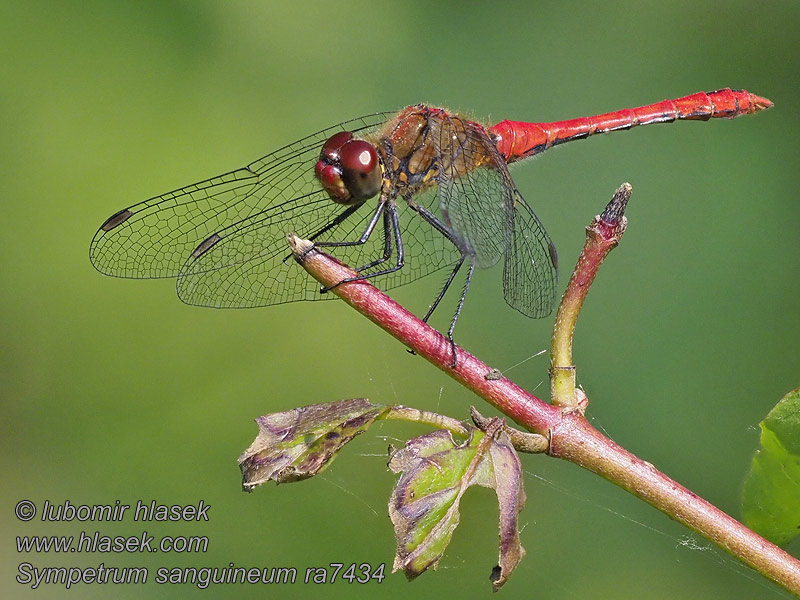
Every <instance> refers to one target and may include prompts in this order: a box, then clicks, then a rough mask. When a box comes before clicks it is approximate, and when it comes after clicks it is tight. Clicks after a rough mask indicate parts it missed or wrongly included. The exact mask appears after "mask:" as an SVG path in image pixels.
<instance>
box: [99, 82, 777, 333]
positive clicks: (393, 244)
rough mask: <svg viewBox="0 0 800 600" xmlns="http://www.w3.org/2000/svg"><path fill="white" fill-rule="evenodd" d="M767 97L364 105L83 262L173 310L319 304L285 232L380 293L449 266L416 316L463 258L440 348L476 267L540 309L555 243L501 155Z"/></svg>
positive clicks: (210, 184)
mask: <svg viewBox="0 0 800 600" xmlns="http://www.w3.org/2000/svg"><path fill="white" fill-rule="evenodd" d="M771 106H772V102H770V101H769V100H767V99H765V98H761V97H759V96H756V95H754V94H750V93H749V92H746V91H744V90H731V89H722V90H716V91H713V92H708V93H705V92H700V93H697V94H693V95H691V96H686V97H684V98H679V99H676V100H664V101H663V102H658V103H655V104H650V105H647V106H643V107H640V108H633V109H627V110H620V111H616V112H612V113H607V114H604V115H599V116H594V117H584V118H580V119H573V120H570V121H559V122H555V123H523V122H516V121H502V122H500V123H497V124H496V125H493V126H491V127H484V126H482V125H480V124H478V123H475V122H473V121H470V120H467V119H465V118H463V117H460V116H458V115H456V114H453V113H451V112H448V111H447V110H445V109H442V108H434V107H431V106H426V105H422V104H418V105H415V106H409V107H407V108H405V109H403V110H401V111H400V112H398V113H375V114H372V115H367V116H364V117H360V118H358V119H353V120H351V121H345V122H344V123H341V124H339V125H335V126H334V127H331V128H328V129H324V130H322V131H319V132H317V133H315V134H312V135H310V136H308V137H305V138H303V139H301V140H298V141H297V142H294V143H293V144H289V145H288V146H284V147H283V148H281V149H279V150H276V151H275V152H273V153H272V154H268V155H267V156H265V157H263V158H260V159H258V160H256V161H255V162H253V163H251V164H249V165H247V166H246V167H243V168H241V169H238V170H236V171H231V172H230V173H225V174H223V175H220V176H218V177H214V178H212V179H208V180H205V181H201V182H199V183H195V184H192V185H189V186H187V187H184V188H181V189H178V190H175V191H172V192H168V193H166V194H163V195H161V196H156V197H155V198H151V199H149V200H145V201H144V202H141V203H139V204H134V205H132V206H129V207H128V208H125V209H123V210H121V211H119V212H117V213H115V214H113V215H112V216H111V217H109V218H108V219H107V220H106V221H105V222H104V223H103V224H102V225H101V226H100V229H99V230H98V231H97V233H96V234H95V236H94V239H93V240H92V243H91V248H90V257H91V261H92V263H93V264H94V266H95V267H96V268H97V269H98V270H99V271H100V272H102V273H105V274H107V275H112V276H116V277H130V278H160V277H177V291H178V296H179V297H180V299H181V300H183V301H184V302H186V303H188V304H195V305H201V306H210V307H215V308H245V307H256V306H265V305H270V304H280V303H283V302H293V301H295V300H317V299H320V298H325V297H326V296H320V289H319V287H318V286H317V285H316V284H315V283H314V282H313V281H312V280H311V279H309V278H308V277H307V275H306V273H305V272H304V271H302V270H301V269H298V268H297V267H296V266H295V265H293V264H292V261H289V260H288V257H287V248H286V234H287V233H288V232H295V233H297V234H298V235H299V236H300V237H305V238H308V239H311V240H314V241H315V243H316V244H317V245H319V246H325V247H330V248H331V251H332V253H333V254H335V255H336V256H337V258H339V259H340V260H341V261H342V262H344V263H345V264H348V265H350V266H351V267H355V268H356V271H357V272H358V273H359V276H358V277H357V278H356V279H367V278H371V277H377V276H381V279H380V281H381V282H382V284H383V287H385V288H387V289H388V288H392V287H395V286H399V285H403V284H406V283H409V282H411V281H413V280H416V279H418V278H420V277H422V276H424V275H427V274H429V273H432V272H434V271H436V270H439V269H441V268H444V267H449V268H450V274H449V275H448V278H447V281H446V283H445V285H444V287H443V289H442V291H441V293H440V294H439V295H438V296H437V298H436V299H435V300H434V302H433V303H432V304H431V306H430V309H429V310H428V312H427V314H426V315H425V317H424V319H425V320H426V321H427V319H428V318H429V317H430V316H431V314H432V313H433V311H434V309H435V308H436V307H437V306H438V304H439V302H440V301H441V299H442V297H443V296H444V293H445V292H446V291H447V288H448V287H449V286H450V284H451V283H452V282H453V280H454V278H455V277H456V275H457V273H458V272H459V270H460V269H461V267H462V266H463V265H464V263H467V266H468V270H467V274H466V277H465V284H464V288H463V292H462V294H461V297H460V300H459V303H458V308H457V309H456V312H455V316H454V318H453V320H452V322H451V325H450V328H449V330H448V337H449V338H450V341H451V343H452V339H453V329H454V327H455V323H456V320H457V319H458V315H459V313H460V310H461V307H462V305H463V302H464V298H465V296H466V292H467V288H468V286H469V281H470V279H471V277H472V274H473V271H474V269H475V267H490V266H493V265H495V264H497V263H498V262H500V260H501V259H502V261H503V291H504V295H505V299H506V301H507V302H508V304H509V305H511V306H512V307H514V308H515V309H517V310H518V311H520V312H521V313H523V314H524V315H527V316H530V317H543V316H546V315H548V314H549V313H550V312H551V311H552V309H553V305H554V303H555V298H556V281H557V279H556V268H557V259H556V252H555V247H554V245H553V243H552V242H551V241H550V238H549V237H548V235H547V233H546V231H545V229H544V227H543V226H542V224H541V223H540V222H539V220H538V219H537V218H536V215H535V214H534V212H533V210H532V209H531V207H530V205H529V204H528V203H527V202H526V201H525V200H524V199H523V197H522V195H521V194H520V192H519V190H517V188H516V186H515V185H514V182H513V180H512V179H511V175H510V174H509V171H508V164H510V163H512V162H516V161H518V160H522V159H524V158H527V157H529V156H533V155H534V154H539V153H540V152H544V151H545V150H547V149H548V148H550V147H551V146H555V145H557V144H561V143H563V142H568V141H571V140H576V139H582V138H585V137H588V136H590V135H594V134H596V133H605V132H608V131H616V130H619V129H629V128H631V127H634V126H637V125H648V124H650V123H664V122H671V121H675V120H677V119H693V120H703V121H705V120H708V119H710V118H716V117H721V118H727V119H732V118H734V117H737V116H739V115H743V114H750V113H753V112H756V111H759V110H764V109H767V108H769V107H771ZM372 198H376V200H374V201H373V202H368V201H369V200H370V199H372ZM400 198H402V200H403V201H400ZM365 204H369V205H370V206H369V207H364V205H365ZM362 207H364V208H362ZM376 230H377V232H376ZM322 291H325V290H322Z"/></svg>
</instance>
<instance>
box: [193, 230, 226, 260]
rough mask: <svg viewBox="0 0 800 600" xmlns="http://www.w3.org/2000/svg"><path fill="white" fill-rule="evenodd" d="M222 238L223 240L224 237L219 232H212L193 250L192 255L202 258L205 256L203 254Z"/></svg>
mask: <svg viewBox="0 0 800 600" xmlns="http://www.w3.org/2000/svg"><path fill="white" fill-rule="evenodd" d="M220 240H222V238H221V237H220V236H219V234H218V233H212V234H211V235H210V236H208V237H207V238H206V239H204V240H203V241H202V242H200V244H199V245H198V246H197V248H195V249H194V250H192V257H193V258H200V257H201V256H203V254H205V253H206V252H208V251H209V250H210V249H211V248H213V247H214V246H215V245H216V244H217V243H219V242H220Z"/></svg>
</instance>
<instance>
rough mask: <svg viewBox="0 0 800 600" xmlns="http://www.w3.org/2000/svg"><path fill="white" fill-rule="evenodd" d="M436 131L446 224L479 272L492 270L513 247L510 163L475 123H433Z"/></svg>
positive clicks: (455, 119) (457, 120)
mask: <svg viewBox="0 0 800 600" xmlns="http://www.w3.org/2000/svg"><path fill="white" fill-rule="evenodd" d="M432 129H433V131H432V134H433V140H434V145H435V148H436V154H437V157H438V161H439V174H438V177H437V179H438V182H439V208H440V210H441V213H442V217H443V219H444V222H445V223H446V224H447V225H448V226H450V227H451V228H452V229H453V231H454V232H455V233H456V234H457V235H458V237H459V239H460V240H461V241H462V242H463V244H464V246H465V250H466V254H467V255H468V256H469V257H470V258H471V259H472V261H473V262H474V263H475V264H476V265H477V266H479V267H491V266H493V265H495V264H497V262H498V261H499V260H500V258H501V257H502V256H503V254H504V253H505V250H506V248H507V247H508V245H509V242H510V238H509V235H510V228H509V225H510V223H511V219H512V214H511V212H512V211H513V203H512V201H511V192H512V188H511V187H509V182H508V179H507V175H506V169H505V163H504V162H503V161H502V159H500V157H499V155H498V154H497V150H496V149H495V148H494V144H492V142H491V140H490V139H489V138H488V137H487V136H486V134H485V133H484V132H483V131H482V130H480V129H478V128H477V127H476V125H475V124H473V123H470V122H469V121H465V120H463V119H460V118H458V117H453V116H447V117H446V118H440V119H436V120H435V121H433V127H432ZM498 159H499V160H498Z"/></svg>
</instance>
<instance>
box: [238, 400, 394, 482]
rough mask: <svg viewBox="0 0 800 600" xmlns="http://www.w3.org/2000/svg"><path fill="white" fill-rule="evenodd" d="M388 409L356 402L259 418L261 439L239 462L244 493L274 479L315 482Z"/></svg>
mask: <svg viewBox="0 0 800 600" xmlns="http://www.w3.org/2000/svg"><path fill="white" fill-rule="evenodd" d="M388 410H389V407H388V406H381V405H378V404H372V403H370V402H369V401H368V400H367V399H366V398H353V399H350V400H340V401H338V402H327V403H324V404H311V405H309V406H303V407H301V408H294V409H292V410H287V411H284V412H279V413H272V414H269V415H264V416H263V417H258V418H257V419H256V423H258V430H259V431H258V436H257V437H256V439H255V440H254V441H253V443H252V444H251V445H250V447H249V448H248V449H247V450H245V451H244V453H243V454H242V455H241V456H240V457H239V466H240V467H241V469H242V488H243V489H244V490H245V491H248V492H249V491H251V490H252V489H253V488H254V487H256V486H257V485H260V484H262V483H264V482H265V481H269V480H270V479H272V480H274V481H275V482H277V483H285V482H290V481H299V480H301V479H308V478H309V477H313V476H314V475H316V474H317V473H319V472H321V471H323V470H324V469H325V468H326V467H327V466H328V464H330V462H331V461H332V460H333V458H334V457H335V456H336V454H337V453H338V452H339V450H341V449H342V447H343V446H344V445H345V444H347V443H348V442H349V441H350V440H352V439H353V438H354V437H355V436H357V435H358V434H360V433H363V432H364V431H366V430H367V429H368V428H369V426H370V425H372V423H373V422H374V421H375V419H377V418H379V417H380V416H381V415H383V414H384V413H385V412H387V411H388Z"/></svg>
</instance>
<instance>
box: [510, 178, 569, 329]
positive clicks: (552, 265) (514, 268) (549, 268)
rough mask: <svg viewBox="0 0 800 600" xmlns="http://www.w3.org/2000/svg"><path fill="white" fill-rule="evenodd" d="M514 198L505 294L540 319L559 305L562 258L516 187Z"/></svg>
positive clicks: (524, 310)
mask: <svg viewBox="0 0 800 600" xmlns="http://www.w3.org/2000/svg"><path fill="white" fill-rule="evenodd" d="M509 180H510V176H509ZM512 185H513V184H512ZM513 198H514V211H513V213H512V216H513V222H512V226H511V231H512V233H511V243H510V244H509V245H508V248H507V249H506V257H505V263H504V265H503V294H504V296H505V299H506V302H508V303H509V305H511V306H512V307H514V308H516V309H517V310H518V311H519V312H521V313H522V314H523V315H527V316H529V317H533V318H535V319H539V318H541V317H546V316H547V315H549V314H550V313H551V312H553V307H554V306H555V302H556V286H557V283H558V272H557V269H558V255H557V254H556V247H555V245H554V244H553V242H552V241H551V240H550V236H548V235H547V232H546V231H545V229H544V226H543V225H542V224H541V223H540V222H539V219H538V218H537V217H536V215H535V214H534V212H533V210H532V209H531V207H530V206H528V203H527V202H525V199H524V198H523V197H522V195H521V194H520V193H519V191H517V189H516V188H514V189H513Z"/></svg>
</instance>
